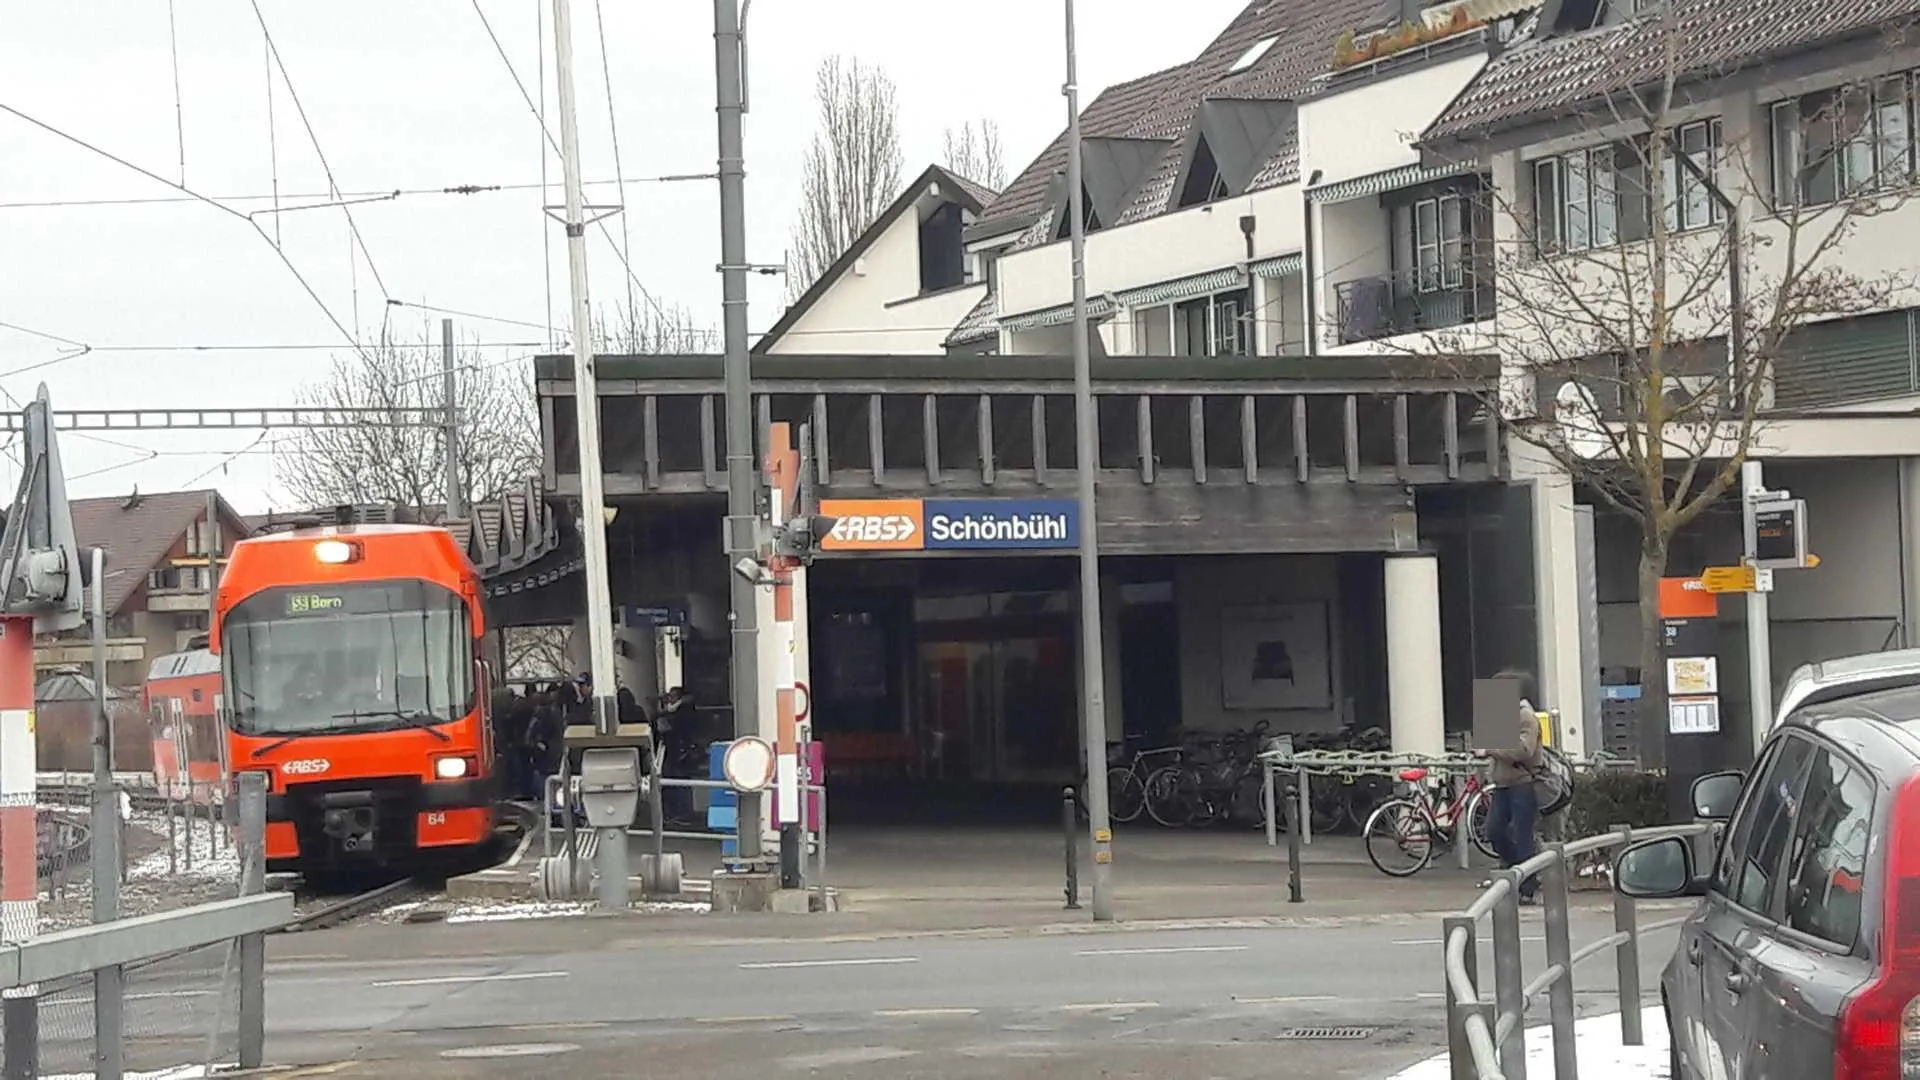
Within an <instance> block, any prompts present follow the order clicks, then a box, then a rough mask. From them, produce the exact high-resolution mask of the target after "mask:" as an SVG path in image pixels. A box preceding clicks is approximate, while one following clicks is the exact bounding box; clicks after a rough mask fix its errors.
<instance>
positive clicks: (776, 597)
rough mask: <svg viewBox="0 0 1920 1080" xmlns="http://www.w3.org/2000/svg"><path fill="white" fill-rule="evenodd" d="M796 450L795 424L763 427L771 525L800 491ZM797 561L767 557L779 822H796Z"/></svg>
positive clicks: (778, 524)
mask: <svg viewBox="0 0 1920 1080" xmlns="http://www.w3.org/2000/svg"><path fill="white" fill-rule="evenodd" d="M799 484H800V454H799V452H798V451H797V450H795V449H794V447H793V428H792V427H791V426H790V425H788V424H786V423H778V424H772V425H770V426H769V428H768V431H767V485H768V486H769V487H770V488H772V489H773V498H772V499H770V500H768V503H769V507H770V509H769V515H770V517H771V518H772V524H773V527H774V528H775V529H779V528H780V527H781V526H783V525H785V524H786V522H787V516H788V514H789V513H790V512H791V511H792V509H793V504H794V499H795V497H796V496H797V495H798V494H799ZM797 566H798V562H797V561H796V560H794V559H791V558H788V557H785V556H781V555H775V556H774V557H773V558H772V559H770V560H769V561H768V566H767V569H768V570H769V571H770V573H771V575H772V577H773V581H774V585H773V626H772V628H771V629H772V631H773V633H772V635H771V636H772V638H773V642H772V646H773V649H774V669H773V672H772V674H773V679H774V684H773V685H774V691H773V694H774V715H775V718H776V720H777V721H778V725H779V726H778V727H777V728H776V729H775V730H776V734H777V738H776V741H775V743H774V753H775V755H776V756H775V759H774V761H775V767H774V768H775V771H774V781H775V784H774V791H775V797H776V799H777V802H778V817H777V820H778V821H779V822H780V824H781V826H782V827H785V826H790V825H793V824H794V823H796V822H799V821H800V740H799V731H798V725H797V723H796V716H795V712H794V709H795V705H796V702H795V695H794V689H793V683H794V678H795V674H794V640H793V574H794V570H795V568H796V567H797Z"/></svg>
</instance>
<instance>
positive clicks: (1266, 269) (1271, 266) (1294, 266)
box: [1247, 251, 1306, 278]
mask: <svg viewBox="0 0 1920 1080" xmlns="http://www.w3.org/2000/svg"><path fill="white" fill-rule="evenodd" d="M1304 266H1306V258H1305V257H1304V256H1302V255H1301V254H1300V253H1299V252H1297V251H1296V252H1294V253H1293V254H1291V255H1275V256H1273V257H1272V258H1270V259H1261V260H1260V261H1259V262H1256V263H1252V264H1249V265H1248V267H1247V273H1249V274H1252V275H1253V276H1254V277H1264V278H1275V277H1286V276H1287V275H1289V274H1297V273H1299V272H1300V271H1301V269H1302V268H1303V267H1304Z"/></svg>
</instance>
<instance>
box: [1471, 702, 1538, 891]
mask: <svg viewBox="0 0 1920 1080" xmlns="http://www.w3.org/2000/svg"><path fill="white" fill-rule="evenodd" d="M1494 677H1495V678H1506V679H1513V680H1515V681H1516V682H1518V683H1519V684H1520V716H1519V730H1518V732H1517V738H1516V739H1515V744H1514V746H1513V747H1511V748H1506V749H1499V748H1494V749H1480V750H1475V751H1474V754H1475V755H1477V756H1479V757H1484V758H1486V759H1487V760H1488V761H1489V762H1490V763H1491V765H1492V767H1491V768H1490V769H1489V770H1488V774H1487V782H1488V786H1489V787H1491V788H1492V789H1493V809H1492V812H1491V813H1489V814H1488V815H1487V833H1488V836H1487V839H1488V840H1489V841H1491V842H1492V844H1493V850H1495V851H1497V852H1499V853H1500V865H1501V868H1502V869H1507V870H1511V869H1513V868H1514V867H1516V866H1519V865H1520V864H1521V863H1523V862H1526V861H1527V860H1528V859H1531V858H1532V857H1533V852H1534V830H1535V828H1536V827H1537V826H1538V825H1539V821H1540V802H1539V797H1538V796H1537V795H1536V794H1535V793H1534V787H1533V784H1534V781H1535V780H1537V779H1538V778H1539V773H1540V770H1541V769H1542V768H1543V767H1544V766H1545V763H1546V762H1545V755H1544V753H1543V752H1542V750H1541V746H1540V714H1539V712H1538V711H1536V710H1535V709H1534V707H1533V696H1534V689H1533V679H1532V678H1531V677H1530V676H1528V675H1527V674H1525V673H1524V672H1517V671H1504V672H1501V673H1500V674H1499V675H1496V676H1494ZM1484 884H1491V882H1486V883H1484ZM1539 889H1540V881H1539V879H1538V878H1535V877H1529V878H1527V879H1526V880H1524V881H1522V882H1521V883H1520V902H1521V903H1523V904H1531V903H1533V902H1534V897H1535V895H1536V894H1537V893H1538V892H1539Z"/></svg>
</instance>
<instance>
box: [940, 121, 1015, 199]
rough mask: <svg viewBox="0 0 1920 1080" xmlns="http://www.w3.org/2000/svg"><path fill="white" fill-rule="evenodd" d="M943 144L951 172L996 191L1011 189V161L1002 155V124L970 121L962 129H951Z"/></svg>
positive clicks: (948, 130)
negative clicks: (1009, 167) (1008, 176)
mask: <svg viewBox="0 0 1920 1080" xmlns="http://www.w3.org/2000/svg"><path fill="white" fill-rule="evenodd" d="M942 142H943V151H944V152H943V154H942V157H944V158H945V159H946V166H947V170H948V171H949V172H954V173H958V174H959V175H961V176H964V177H966V178H967V179H969V180H972V181H973V182H974V183H976V184H984V185H985V186H987V187H990V188H992V189H993V190H995V191H999V190H1000V189H1001V188H1004V187H1006V186H1007V162H1006V158H1005V157H1004V156H1002V154H1001V152H1000V125H998V124H996V123H994V122H993V121H991V120H986V119H981V120H970V121H968V122H967V123H964V124H961V125H960V127H959V129H958V130H955V129H953V128H948V129H947V130H946V134H945V136H944V138H943V140H942Z"/></svg>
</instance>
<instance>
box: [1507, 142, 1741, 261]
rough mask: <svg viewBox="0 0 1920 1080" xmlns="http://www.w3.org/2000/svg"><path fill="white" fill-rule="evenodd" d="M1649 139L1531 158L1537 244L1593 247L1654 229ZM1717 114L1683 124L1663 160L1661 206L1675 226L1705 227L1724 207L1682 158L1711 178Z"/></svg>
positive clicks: (1547, 250) (1550, 248)
mask: <svg viewBox="0 0 1920 1080" xmlns="http://www.w3.org/2000/svg"><path fill="white" fill-rule="evenodd" d="M1648 149H1649V144H1648V142H1647V140H1645V139H1638V140H1634V141H1632V142H1623V143H1616V144H1610V145H1607V146H1595V147H1589V148H1587V149H1584V150H1575V151H1572V152H1570V153H1566V154H1559V155H1556V156H1554V157H1548V158H1541V159H1539V160H1537V161H1535V162H1534V163H1533V215H1534V232H1535V236H1534V243H1535V246H1536V247H1537V248H1538V249H1539V250H1540V252H1541V253H1542V254H1553V253H1556V252H1565V251H1588V250H1591V249H1594V248H1607V247H1612V246H1614V245H1615V244H1624V243H1633V242H1636V241H1640V240H1645V239H1646V238H1647V237H1648V235H1649V234H1650V232H1651V228H1650V222H1651V221H1652V220H1653V212H1654V206H1653V199H1654V198H1655V196H1654V195H1653V194H1652V193H1651V192H1649V191H1648V187H1649V184H1648V181H1647V173H1648V171H1649V169H1650V163H1649V158H1650V155H1649V153H1648ZM1720 151H1721V141H1720V121H1719V119H1718V118H1714V119H1710V120H1697V121H1694V122H1693V123H1690V124H1683V125H1681V126H1680V127H1679V128H1678V129H1676V130H1675V131H1674V133H1673V139H1672V146H1671V147H1670V148H1669V154H1670V156H1669V157H1668V158H1667V159H1666V160H1665V161H1663V162H1662V163H1661V184H1660V187H1661V191H1660V193H1659V195H1658V196H1657V197H1658V199H1659V201H1660V206H1659V211H1660V214H1661V217H1662V218H1663V219H1664V220H1665V221H1666V225H1667V228H1668V229H1669V230H1672V231H1675V232H1684V231H1687V230H1690V229H1703V228H1706V227H1708V226H1710V225H1712V224H1714V223H1716V222H1718V221H1720V220H1721V219H1722V217H1724V211H1723V210H1722V209H1721V207H1720V203H1719V200H1717V199H1715V198H1714V197H1713V192H1712V190H1711V189H1710V188H1709V187H1708V185H1707V184H1706V183H1705V182H1703V181H1702V180H1701V179H1700V177H1699V176H1696V175H1695V174H1694V172H1693V170H1691V169H1689V168H1687V166H1686V164H1684V163H1683V162H1681V161H1680V160H1679V158H1680V157H1684V158H1686V160H1687V161H1688V162H1691V163H1692V164H1693V165H1694V166H1696V167H1698V169H1699V170H1700V172H1701V173H1703V174H1705V176H1706V177H1707V178H1708V179H1709V180H1711V179H1713V178H1714V177H1715V176H1716V175H1717V174H1718V171H1719V158H1720Z"/></svg>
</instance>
